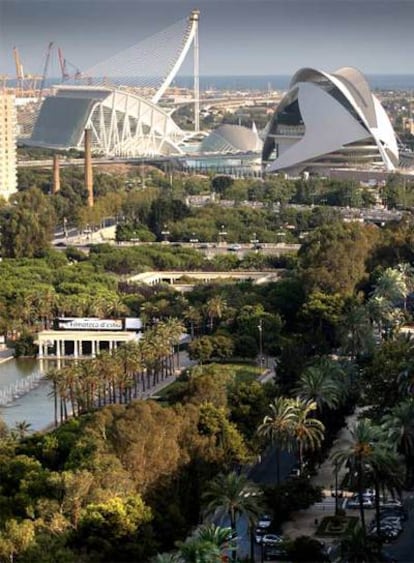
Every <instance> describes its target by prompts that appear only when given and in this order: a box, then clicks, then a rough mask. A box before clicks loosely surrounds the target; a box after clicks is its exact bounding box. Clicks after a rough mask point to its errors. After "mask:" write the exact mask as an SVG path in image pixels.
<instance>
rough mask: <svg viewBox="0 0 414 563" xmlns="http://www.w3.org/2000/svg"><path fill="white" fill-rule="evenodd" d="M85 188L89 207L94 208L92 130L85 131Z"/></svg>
mask: <svg viewBox="0 0 414 563" xmlns="http://www.w3.org/2000/svg"><path fill="white" fill-rule="evenodd" d="M85 188H86V189H87V190H88V207H93V173H92V156H91V130H90V129H85Z"/></svg>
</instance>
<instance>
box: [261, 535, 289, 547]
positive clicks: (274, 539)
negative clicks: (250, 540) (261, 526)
mask: <svg viewBox="0 0 414 563" xmlns="http://www.w3.org/2000/svg"><path fill="white" fill-rule="evenodd" d="M284 541H285V540H284V539H283V538H282V536H278V535H277V534H265V535H264V536H263V537H262V544H263V545H264V546H269V545H271V546H273V545H280V544H282V543H283V542H284Z"/></svg>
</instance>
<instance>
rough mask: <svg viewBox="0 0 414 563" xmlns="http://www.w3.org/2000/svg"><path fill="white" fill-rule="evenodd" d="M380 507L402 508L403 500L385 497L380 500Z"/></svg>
mask: <svg viewBox="0 0 414 563" xmlns="http://www.w3.org/2000/svg"><path fill="white" fill-rule="evenodd" d="M380 507H381V508H401V507H402V502H401V501H400V500H398V499H395V498H392V499H384V500H380Z"/></svg>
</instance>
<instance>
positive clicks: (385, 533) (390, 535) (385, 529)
mask: <svg viewBox="0 0 414 563" xmlns="http://www.w3.org/2000/svg"><path fill="white" fill-rule="evenodd" d="M401 532H402V526H401V527H399V526H393V525H391V524H386V525H384V526H381V532H380V537H381V538H382V539H383V540H384V541H386V542H387V541H392V540H395V539H397V538H398V536H399V535H400V534H401ZM369 535H370V536H371V537H376V536H377V527H376V526H374V527H373V528H371V529H370V532H369Z"/></svg>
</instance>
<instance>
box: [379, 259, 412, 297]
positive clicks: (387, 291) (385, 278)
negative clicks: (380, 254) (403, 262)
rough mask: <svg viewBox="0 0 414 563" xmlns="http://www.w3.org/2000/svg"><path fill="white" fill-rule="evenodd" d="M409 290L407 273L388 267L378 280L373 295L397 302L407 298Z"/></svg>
mask: <svg viewBox="0 0 414 563" xmlns="http://www.w3.org/2000/svg"><path fill="white" fill-rule="evenodd" d="M407 292H408V290H407V283H406V276H405V274H404V273H403V272H402V271H400V270H398V269H394V268H387V269H386V270H385V271H384V272H383V273H382V275H381V277H380V278H379V280H378V281H377V283H376V286H375V289H374V291H373V295H374V296H376V297H383V298H384V299H386V300H387V301H390V302H391V303H395V302H396V301H399V300H400V299H405V297H406V295H407Z"/></svg>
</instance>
